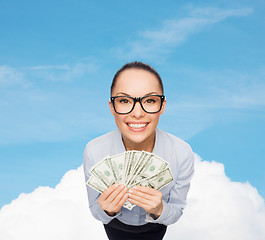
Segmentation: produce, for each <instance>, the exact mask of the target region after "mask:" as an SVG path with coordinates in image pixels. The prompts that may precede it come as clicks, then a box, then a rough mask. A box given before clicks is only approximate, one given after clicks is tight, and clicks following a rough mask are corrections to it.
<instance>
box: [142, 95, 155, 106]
mask: <svg viewBox="0 0 265 240" xmlns="http://www.w3.org/2000/svg"><path fill="white" fill-rule="evenodd" d="M144 103H148V104H154V103H156V99H155V98H150V97H148V98H146V99H145V101H144Z"/></svg>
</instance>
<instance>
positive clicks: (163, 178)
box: [87, 150, 173, 210]
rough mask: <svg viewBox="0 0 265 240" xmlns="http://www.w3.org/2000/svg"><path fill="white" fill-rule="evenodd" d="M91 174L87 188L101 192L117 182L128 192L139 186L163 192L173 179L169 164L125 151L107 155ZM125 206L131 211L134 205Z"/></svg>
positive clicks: (149, 155) (156, 158)
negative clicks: (163, 188)
mask: <svg viewBox="0 0 265 240" xmlns="http://www.w3.org/2000/svg"><path fill="white" fill-rule="evenodd" d="M90 172H91V176H90V177H89V179H88V181H87V185H88V186H90V187H92V188H93V189H95V190H96V191H98V192H100V193H102V192H104V191H105V190H106V189H107V188H108V187H109V186H111V185H112V184H114V183H119V184H124V185H125V186H127V187H128V189H130V188H132V187H133V186H136V185H140V186H146V187H150V188H154V189H157V190H160V189H161V188H162V187H164V186H166V185H167V184H168V183H170V182H171V181H172V180H173V176H172V173H171V171H170V168H169V165H168V163H167V162H166V161H165V160H163V159H162V158H160V157H158V156H156V155H155V154H153V153H150V152H146V151H135V150H134V151H126V152H124V153H121V154H117V155H114V156H107V157H105V158H104V159H102V160H101V161H100V162H99V163H97V164H95V165H94V166H93V167H92V168H91V170H90ZM123 207H124V208H127V209H129V210H131V209H133V207H135V205H134V204H132V203H131V202H129V201H128V200H127V201H126V202H125V203H124V205H123Z"/></svg>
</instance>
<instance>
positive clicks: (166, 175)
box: [131, 168, 173, 190]
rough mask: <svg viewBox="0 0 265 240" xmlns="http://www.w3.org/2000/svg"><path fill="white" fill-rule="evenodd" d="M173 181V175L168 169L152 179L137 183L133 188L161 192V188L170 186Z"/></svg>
mask: <svg viewBox="0 0 265 240" xmlns="http://www.w3.org/2000/svg"><path fill="white" fill-rule="evenodd" d="M171 181H173V175H172V173H171V171H170V169H169V168H166V169H164V170H163V171H162V172H159V173H158V174H156V175H154V176H152V177H149V178H145V179H142V180H141V181H139V182H136V183H135V184H134V185H133V186H136V185H139V186H145V187H150V188H154V189H156V190H160V189H161V188H163V187H164V186H166V185H167V184H169V183H170V182H171ZM133 186H131V187H133Z"/></svg>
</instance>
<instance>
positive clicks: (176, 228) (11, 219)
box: [0, 155, 265, 240]
mask: <svg viewBox="0 0 265 240" xmlns="http://www.w3.org/2000/svg"><path fill="white" fill-rule="evenodd" d="M195 163H196V164H195V167H196V172H195V176H194V178H193V180H192V187H191V190H190V193H189V196H188V206H187V208H186V209H185V211H184V215H183V216H182V217H181V219H180V220H179V222H178V223H176V224H174V225H171V226H170V227H169V229H168V232H167V234H166V237H165V240H175V239H176V236H178V238H180V239H183V240H191V239H192V240H202V239H203V240H204V239H215V240H223V239H229V240H238V239H241V240H250V239H251V240H253V239H255V240H262V239H264V238H265V228H264V226H265V206H264V200H263V199H262V198H261V196H260V195H259V194H258V193H257V191H256V189H255V188H254V187H252V186H251V185H250V184H249V183H240V182H232V181H231V180H230V179H229V178H228V177H227V176H226V175H225V172H224V166H223V165H222V164H220V163H216V162H207V161H201V160H200V157H199V156H197V155H195ZM18 182H19V181H18ZM18 184H19V183H18ZM95 238H97V239H107V238H106V236H105V233H104V229H103V227H102V224H101V223H100V222H98V221H97V220H95V219H93V218H92V216H91V214H90V212H89V209H88V203H87V196H86V190H85V185H84V178H83V171H82V168H81V167H80V168H78V169H77V170H71V171H69V172H67V173H66V174H65V176H64V177H63V178H62V180H61V182H60V183H59V184H58V185H57V186H56V187H55V188H54V189H53V188H50V187H39V188H37V189H36V190H35V191H34V192H32V193H30V194H21V195H20V196H19V197H18V198H17V199H16V200H13V201H12V202H11V203H10V204H9V205H5V206H4V207H2V209H1V210H0V239H5V240H17V239H19V240H21V239H22V240H23V239H27V240H31V239H32V240H33V239H34V240H35V239H40V240H42V239H45V240H46V239H50V240H53V239H56V240H60V239H64V240H73V239H79V240H82V239H86V240H87V239H95Z"/></svg>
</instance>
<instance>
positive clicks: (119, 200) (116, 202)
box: [112, 189, 128, 211]
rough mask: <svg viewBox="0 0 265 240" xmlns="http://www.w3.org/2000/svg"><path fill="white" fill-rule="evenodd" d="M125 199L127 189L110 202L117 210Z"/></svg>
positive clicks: (126, 197)
mask: <svg viewBox="0 0 265 240" xmlns="http://www.w3.org/2000/svg"><path fill="white" fill-rule="evenodd" d="M127 199H128V194H127V189H124V190H123V191H122V192H121V193H120V194H119V195H118V196H117V198H115V200H114V201H113V202H112V204H113V205H114V206H115V207H116V210H117V211H119V210H120V209H121V207H122V206H123V204H124V203H125V202H126V200H127Z"/></svg>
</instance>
